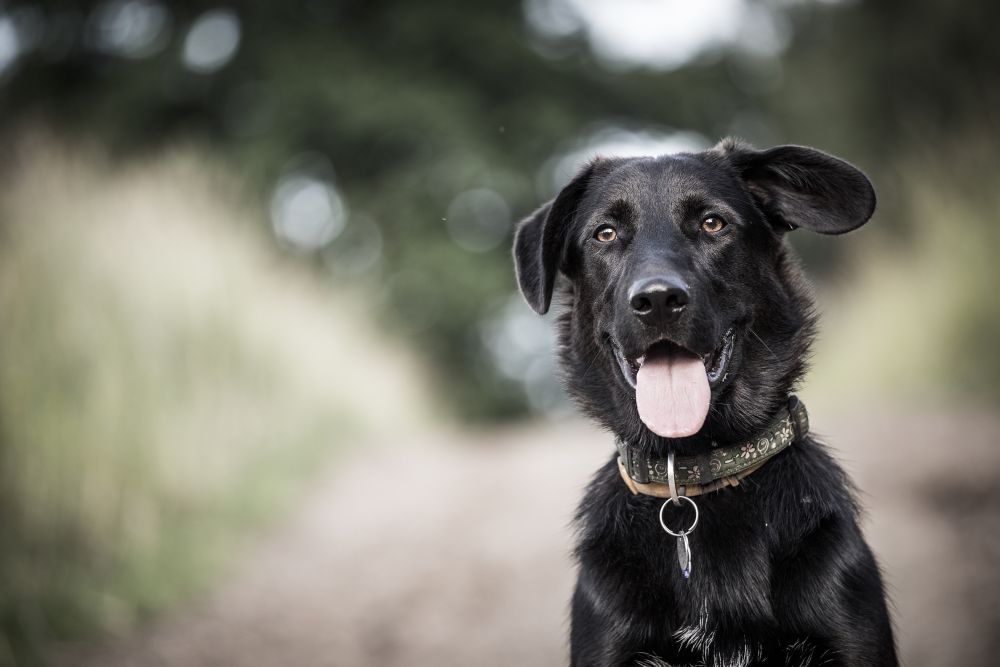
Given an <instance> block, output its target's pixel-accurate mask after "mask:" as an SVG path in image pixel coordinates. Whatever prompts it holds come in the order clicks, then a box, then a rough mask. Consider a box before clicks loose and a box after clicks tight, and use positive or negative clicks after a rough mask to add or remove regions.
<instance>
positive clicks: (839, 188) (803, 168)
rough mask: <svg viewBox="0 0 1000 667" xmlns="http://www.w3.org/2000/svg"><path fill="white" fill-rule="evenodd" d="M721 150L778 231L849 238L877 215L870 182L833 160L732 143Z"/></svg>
mask: <svg viewBox="0 0 1000 667" xmlns="http://www.w3.org/2000/svg"><path fill="white" fill-rule="evenodd" d="M719 148H720V149H721V150H722V152H723V153H724V154H725V155H727V157H728V158H729V160H730V161H731V163H732V164H733V166H734V167H735V168H736V170H737V171H738V172H739V174H740V175H741V176H742V178H743V180H744V182H745V183H746V186H747V189H749V191H750V193H751V194H752V195H753V197H754V199H755V200H756V201H757V205H758V206H760V208H761V210H763V212H764V214H765V215H767V217H768V218H769V219H770V220H771V222H772V223H773V224H775V226H776V227H777V228H778V229H795V228H796V227H802V228H804V229H809V230H812V231H814V232H819V233H821V234H843V233H844V232H849V231H851V230H853V229H857V228H858V227H860V226H861V225H863V224H865V223H866V222H868V219H869V218H871V217H872V213H873V212H874V211H875V189H874V188H873V187H872V184H871V181H869V180H868V177H867V176H865V175H864V174H863V173H862V172H861V170H859V169H858V168H856V167H854V166H853V165H851V164H848V163H847V162H845V161H844V160H841V159H839V158H836V157H833V156H832V155H827V154H826V153H823V152H822V151H818V150H816V149H813V148H806V147H804V146H777V147H775V148H769V149H767V150H763V151H759V150H754V149H753V148H751V147H750V146H747V145H746V144H742V143H740V142H737V141H734V140H731V139H729V140H725V141H723V142H722V143H721V144H720V145H719Z"/></svg>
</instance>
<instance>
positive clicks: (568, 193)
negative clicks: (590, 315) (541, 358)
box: [514, 159, 602, 315]
mask: <svg viewBox="0 0 1000 667" xmlns="http://www.w3.org/2000/svg"><path fill="white" fill-rule="evenodd" d="M601 163H602V161H601V160H600V159H596V160H594V161H593V162H591V163H590V164H588V165H587V166H586V167H584V168H583V169H582V170H581V171H580V173H578V174H577V175H576V176H575V177H574V178H573V180H571V181H570V182H569V183H568V184H567V185H566V187H564V188H563V189H562V190H561V191H560V192H559V194H558V195H556V198H555V199H553V200H552V201H550V202H549V203H548V204H545V205H544V206H542V207H541V208H540V209H538V210H537V211H535V212H534V213H532V214H531V215H529V216H528V217H527V218H525V219H524V220H522V221H521V222H520V224H519V225H518V226H517V231H516V232H514V266H515V268H516V270H517V284H518V286H519V287H520V288H521V293H522V294H523V295H524V298H525V299H526V300H527V301H528V305H530V306H531V307H532V308H534V310H535V312H537V313H538V314H539V315H544V314H545V313H546V312H548V310H549V304H550V303H551V301H552V289H553V287H554V286H555V282H556V275H557V274H558V273H559V269H560V266H561V265H562V262H563V258H564V256H565V254H566V245H567V242H568V235H567V231H568V229H569V227H570V223H571V222H572V221H573V217H574V216H575V215H576V210H577V207H578V206H579V204H580V200H581V199H582V198H583V195H584V193H586V191H587V186H588V185H589V184H590V181H591V179H592V178H593V177H594V173H595V171H596V170H597V169H598V166H599V165H600V164H601Z"/></svg>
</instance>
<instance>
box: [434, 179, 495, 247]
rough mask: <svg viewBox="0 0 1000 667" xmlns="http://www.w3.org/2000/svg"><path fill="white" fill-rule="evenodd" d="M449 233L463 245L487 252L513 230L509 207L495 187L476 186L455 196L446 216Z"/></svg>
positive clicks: (460, 245)
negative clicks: (495, 190)
mask: <svg viewBox="0 0 1000 667" xmlns="http://www.w3.org/2000/svg"><path fill="white" fill-rule="evenodd" d="M445 224H446V225H447V228H448V234H449V236H451V239H452V241H454V242H455V244H456V245H458V246H459V247H460V248H463V249H465V250H468V251H470V252H486V251H488V250H492V249H493V248H495V247H497V246H498V245H499V244H500V243H501V242H502V241H503V240H504V239H505V238H506V237H507V233H508V232H509V231H510V207H509V206H508V205H507V201H506V200H505V199H504V198H503V197H501V196H500V195H499V194H497V193H496V192H494V191H493V190H489V189H486V188H476V189H474V190H466V191H465V192H462V193H461V194H459V195H458V196H456V197H455V198H454V199H453V200H452V201H451V204H450V205H449V206H448V215H447V217H446V219H445Z"/></svg>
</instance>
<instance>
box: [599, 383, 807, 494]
mask: <svg viewBox="0 0 1000 667" xmlns="http://www.w3.org/2000/svg"><path fill="white" fill-rule="evenodd" d="M808 432H809V414H808V413H807V412H806V406H805V405H804V404H803V403H802V401H800V400H799V399H798V398H797V397H795V396H790V397H789V399H788V405H787V407H783V408H782V409H781V410H780V411H779V412H778V414H777V415H776V416H775V419H774V421H773V422H772V423H771V425H770V426H769V427H768V428H767V429H766V430H765V431H764V432H763V433H761V434H760V435H758V436H757V437H756V438H753V439H751V440H747V441H744V442H740V443H737V444H735V445H730V446H729V447H719V448H717V449H713V450H711V451H709V452H706V453H705V454H701V455H696V456H678V457H675V459H674V483H675V484H676V485H677V487H679V488H682V490H681V495H684V490H683V487H688V489H689V493H688V495H697V494H698V493H699V492H706V491H711V490H715V489H716V488H722V486H725V485H726V484H715V483H716V482H719V481H725V480H733V479H738V478H740V477H743V476H744V475H747V474H749V473H751V472H753V470H756V469H757V467H759V466H760V465H761V464H762V463H764V462H765V461H767V460H768V459H770V458H771V457H772V456H774V455H775V454H777V453H778V452H781V451H782V450H784V449H786V448H788V447H789V446H790V445H791V444H792V443H794V442H795V441H796V440H801V439H802V438H803V437H805V435H806V433H808ZM615 444H616V445H617V447H618V453H619V455H620V458H619V464H620V466H621V469H622V473H623V474H622V476H623V477H624V476H625V475H626V474H627V475H628V478H630V479H631V480H632V482H633V483H634V484H629V487H630V488H631V489H632V491H633V493H635V492H636V488H635V486H636V485H649V484H654V485H662V484H668V483H669V481H670V480H669V463H668V459H666V458H663V459H656V458H648V457H646V456H643V455H642V454H640V453H639V452H637V451H635V450H634V449H633V448H631V447H629V446H628V445H627V444H626V443H624V442H623V441H622V440H621V439H617V440H616V443H615ZM625 481H626V483H628V481H629V479H626V480H625ZM639 490H640V491H642V492H644V493H649V492H648V491H646V489H645V488H643V487H642V486H640V488H639ZM699 490H700V491H699ZM692 491H693V492H692ZM650 495H657V496H659V495H661V494H660V493H652V494H650Z"/></svg>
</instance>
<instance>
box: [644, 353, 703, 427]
mask: <svg viewBox="0 0 1000 667" xmlns="http://www.w3.org/2000/svg"><path fill="white" fill-rule="evenodd" d="M710 399H711V389H709V386H708V375H707V374H706V373H705V364H704V363H703V362H702V360H701V359H699V358H698V357H696V356H695V355H693V354H691V353H690V352H683V351H681V350H677V349H672V350H659V351H657V350H655V349H654V350H650V352H649V354H647V355H646V361H645V362H644V363H643V364H642V366H641V367H640V368H639V375H638V377H637V378H636V389H635V403H636V407H638V408H639V417H641V418H642V421H643V422H644V423H645V424H646V426H648V427H649V430H651V431H652V432H653V433H656V434H657V435H661V436H663V437H665V438H683V437H685V436H689V435H694V434H695V433H697V432H698V431H699V430H701V426H702V424H704V423H705V417H707V416H708V403H709V400H710Z"/></svg>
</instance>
